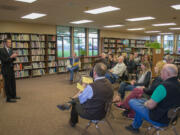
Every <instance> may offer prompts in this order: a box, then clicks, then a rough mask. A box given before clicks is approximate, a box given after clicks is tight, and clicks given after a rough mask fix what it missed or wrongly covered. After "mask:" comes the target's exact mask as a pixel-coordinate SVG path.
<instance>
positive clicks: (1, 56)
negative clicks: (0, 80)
mask: <svg viewBox="0 0 180 135" xmlns="http://www.w3.org/2000/svg"><path fill="white" fill-rule="evenodd" d="M10 51H11V53H10V54H9V53H8V51H7V50H6V48H0V60H1V63H2V66H1V72H2V74H3V76H4V75H8V73H9V71H11V70H13V61H14V60H15V58H10V55H12V49H11V50H10Z"/></svg>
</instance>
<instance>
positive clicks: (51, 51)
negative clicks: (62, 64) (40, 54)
mask: <svg viewBox="0 0 180 135" xmlns="http://www.w3.org/2000/svg"><path fill="white" fill-rule="evenodd" d="M48 54H56V50H54V49H48Z"/></svg>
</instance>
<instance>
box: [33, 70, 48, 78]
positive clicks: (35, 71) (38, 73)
mask: <svg viewBox="0 0 180 135" xmlns="http://www.w3.org/2000/svg"><path fill="white" fill-rule="evenodd" d="M44 74H45V70H44V69H36V70H33V71H32V75H33V76H41V75H44Z"/></svg>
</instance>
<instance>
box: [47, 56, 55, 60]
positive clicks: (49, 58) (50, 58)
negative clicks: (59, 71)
mask: <svg viewBox="0 0 180 135" xmlns="http://www.w3.org/2000/svg"><path fill="white" fill-rule="evenodd" d="M55 60H56V57H55V56H48V61H55Z"/></svg>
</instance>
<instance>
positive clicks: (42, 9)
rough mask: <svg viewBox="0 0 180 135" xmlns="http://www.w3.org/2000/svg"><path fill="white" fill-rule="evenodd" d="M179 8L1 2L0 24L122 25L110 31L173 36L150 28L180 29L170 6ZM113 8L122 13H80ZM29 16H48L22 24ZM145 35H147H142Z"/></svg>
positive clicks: (161, 3)
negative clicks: (157, 25)
mask: <svg viewBox="0 0 180 135" xmlns="http://www.w3.org/2000/svg"><path fill="white" fill-rule="evenodd" d="M174 4H180V0H37V1H36V2H34V3H31V4H28V3H22V2H17V1H14V0H0V20H1V21H16V22H30V23H40V24H53V25H64V26H79V27H91V28H99V29H107V28H103V26H104V25H112V24H123V25H125V26H124V27H120V28H113V29H110V30H114V31H119V32H122V33H133V34H144V31H133V32H129V31H127V30H126V29H128V28H137V27H143V28H145V30H146V31H154V30H158V31H161V32H174V33H180V30H179V31H172V30H169V29H168V28H169V27H170V26H168V27H167V26H166V27H153V26H152V24H155V23H169V22H175V23H177V26H173V27H180V10H179V11H177V10H174V9H172V8H171V7H170V6H171V5H174ZM108 5H111V6H116V7H119V8H121V10H118V11H114V12H109V13H104V14H98V15H91V14H86V13H84V12H83V11H85V10H87V9H94V8H99V7H103V6H108ZM32 12H39V13H45V14H47V16H45V17H43V18H39V19H36V20H24V19H21V16H24V15H26V14H29V13H32ZM144 16H153V17H155V18H156V19H154V20H149V21H140V22H127V21H125V19H127V18H135V17H144ZM82 19H89V20H93V21H94V22H93V23H87V24H81V25H72V24H70V23H69V22H71V21H76V20H82ZM145 35H148V34H145Z"/></svg>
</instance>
